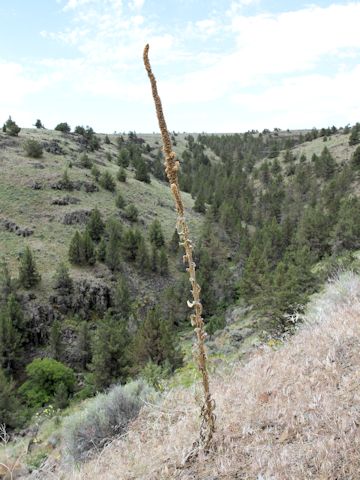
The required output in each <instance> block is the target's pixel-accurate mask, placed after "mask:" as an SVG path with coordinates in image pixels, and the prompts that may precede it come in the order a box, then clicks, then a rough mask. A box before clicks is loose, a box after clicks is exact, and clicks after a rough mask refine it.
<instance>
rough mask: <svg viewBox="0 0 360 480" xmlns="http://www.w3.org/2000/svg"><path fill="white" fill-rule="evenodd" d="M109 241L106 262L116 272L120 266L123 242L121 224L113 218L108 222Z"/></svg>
mask: <svg viewBox="0 0 360 480" xmlns="http://www.w3.org/2000/svg"><path fill="white" fill-rule="evenodd" d="M107 233H108V238H109V239H108V242H107V245H106V256H105V263H106V265H107V266H108V268H109V269H110V270H111V271H112V272H114V271H116V270H118V269H119V268H120V263H121V256H120V249H121V244H122V230H121V224H120V223H119V222H117V221H116V220H113V221H111V222H109V223H108V224H107Z"/></svg>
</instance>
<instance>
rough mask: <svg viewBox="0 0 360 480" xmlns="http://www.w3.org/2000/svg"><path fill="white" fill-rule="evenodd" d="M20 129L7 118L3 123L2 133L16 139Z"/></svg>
mask: <svg viewBox="0 0 360 480" xmlns="http://www.w3.org/2000/svg"><path fill="white" fill-rule="evenodd" d="M20 130H21V128H20V127H19V126H18V125H17V124H16V123H15V122H14V121H13V120H12V118H11V117H9V118H8V119H7V120H6V122H5V123H4V127H3V131H4V132H6V133H7V134H8V135H10V136H11V137H17V136H18V135H19V132H20Z"/></svg>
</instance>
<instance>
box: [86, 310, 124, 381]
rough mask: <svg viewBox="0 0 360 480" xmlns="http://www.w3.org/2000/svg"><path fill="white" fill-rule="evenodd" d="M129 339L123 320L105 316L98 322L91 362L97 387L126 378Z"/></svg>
mask: <svg viewBox="0 0 360 480" xmlns="http://www.w3.org/2000/svg"><path fill="white" fill-rule="evenodd" d="M129 340H130V337H129V333H128V331H127V325H126V323H125V321H124V320H122V319H118V318H117V317H110V316H106V317H105V318H104V319H103V320H101V321H100V322H99V324H98V328H97V330H96V333H95V335H94V339H93V346H92V363H91V370H92V372H93V381H94V385H95V387H96V388H97V389H102V388H105V387H108V386H109V385H110V384H111V383H113V382H115V381H120V382H124V381H125V380H126V378H127V376H128V374H129V366H130V359H129Z"/></svg>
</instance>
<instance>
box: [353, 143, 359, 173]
mask: <svg viewBox="0 0 360 480" xmlns="http://www.w3.org/2000/svg"><path fill="white" fill-rule="evenodd" d="M351 166H352V167H353V169H354V170H360V146H358V147H357V148H356V150H355V152H354V153H353V155H352V158H351Z"/></svg>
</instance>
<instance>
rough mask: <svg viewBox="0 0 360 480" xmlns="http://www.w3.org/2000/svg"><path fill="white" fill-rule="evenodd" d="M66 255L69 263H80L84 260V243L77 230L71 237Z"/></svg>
mask: <svg viewBox="0 0 360 480" xmlns="http://www.w3.org/2000/svg"><path fill="white" fill-rule="evenodd" d="M68 255H69V261H70V263H73V264H75V265H82V264H83V263H84V262H85V255H84V244H83V240H82V237H81V235H80V233H79V231H78V230H76V232H75V233H74V236H73V237H72V239H71V242H70V246H69V252H68Z"/></svg>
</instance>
